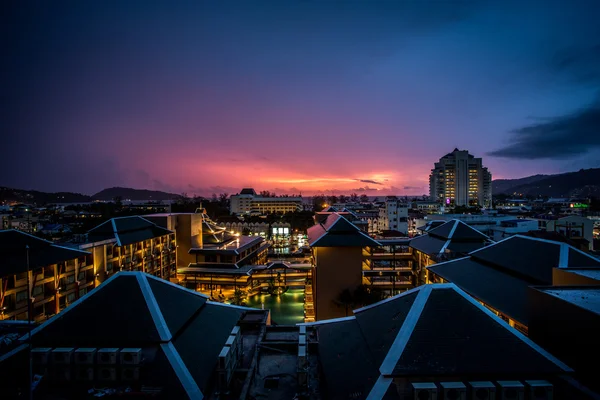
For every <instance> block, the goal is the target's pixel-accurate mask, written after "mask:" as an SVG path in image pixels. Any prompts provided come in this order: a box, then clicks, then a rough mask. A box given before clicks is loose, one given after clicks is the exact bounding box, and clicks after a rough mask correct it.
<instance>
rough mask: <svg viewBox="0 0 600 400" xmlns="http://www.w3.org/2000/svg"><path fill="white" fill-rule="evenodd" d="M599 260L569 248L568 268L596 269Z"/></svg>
mask: <svg viewBox="0 0 600 400" xmlns="http://www.w3.org/2000/svg"><path fill="white" fill-rule="evenodd" d="M596 266H600V260H598V259H597V258H595V257H594V256H592V255H590V254H585V253H583V252H582V251H580V250H577V249H575V248H569V267H574V268H576V267H596Z"/></svg>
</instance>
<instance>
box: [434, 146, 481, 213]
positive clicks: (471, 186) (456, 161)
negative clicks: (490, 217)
mask: <svg viewBox="0 0 600 400" xmlns="http://www.w3.org/2000/svg"><path fill="white" fill-rule="evenodd" d="M429 197H430V198H431V200H434V201H437V202H438V203H441V204H443V205H445V206H449V207H454V206H477V205H479V206H481V207H485V208H491V206H492V174H491V173H490V172H489V171H488V169H487V168H485V167H484V166H483V165H482V161H481V158H475V157H474V156H472V155H471V154H469V152H468V151H467V150H458V149H454V151H453V152H452V153H448V154H446V155H445V156H444V157H442V158H440V160H439V161H438V162H436V163H435V165H434V167H433V169H432V170H431V174H430V175H429Z"/></svg>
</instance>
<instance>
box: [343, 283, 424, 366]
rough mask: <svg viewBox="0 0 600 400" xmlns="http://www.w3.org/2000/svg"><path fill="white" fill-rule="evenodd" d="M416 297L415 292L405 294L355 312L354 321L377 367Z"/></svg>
mask: <svg viewBox="0 0 600 400" xmlns="http://www.w3.org/2000/svg"><path fill="white" fill-rule="evenodd" d="M416 297H417V292H413V293H406V294H405V295H403V296H401V297H398V298H396V299H394V300H391V301H387V302H385V301H384V302H380V303H378V304H377V305H376V306H374V307H367V308H365V309H363V310H362V311H361V310H356V311H355V315H356V320H357V321H358V323H359V324H360V328H361V331H362V333H363V337H364V338H365V340H366V342H367V343H368V345H369V349H370V350H371V354H372V355H373V360H374V361H375V363H376V364H377V365H381V363H382V362H383V359H384V358H385V356H386V354H387V352H388V349H389V348H390V346H391V345H392V343H394V339H395V338H396V336H397V335H398V331H399V330H400V327H401V326H402V324H403V323H404V320H405V319H406V316H407V315H408V312H409V311H410V308H411V307H412V305H413V303H414V302H415V298H416Z"/></svg>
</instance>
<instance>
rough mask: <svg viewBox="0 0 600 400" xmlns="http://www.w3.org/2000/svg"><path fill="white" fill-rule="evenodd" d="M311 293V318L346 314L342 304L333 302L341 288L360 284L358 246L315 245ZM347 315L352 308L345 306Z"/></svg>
mask: <svg viewBox="0 0 600 400" xmlns="http://www.w3.org/2000/svg"><path fill="white" fill-rule="evenodd" d="M313 250H314V254H315V265H316V268H315V273H314V277H313V279H314V282H313V287H314V289H313V293H314V300H315V314H316V315H315V320H317V321H319V320H323V319H330V318H339V317H345V316H346V308H345V307H344V306H339V305H337V304H336V303H335V300H337V299H338V297H339V295H340V293H341V292H342V291H343V290H344V289H348V290H350V291H351V292H352V291H353V290H354V289H355V288H356V287H357V286H359V285H360V284H362V258H363V257H362V248H361V247H316V248H313ZM349 315H352V311H350V310H349Z"/></svg>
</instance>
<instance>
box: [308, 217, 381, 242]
mask: <svg viewBox="0 0 600 400" xmlns="http://www.w3.org/2000/svg"><path fill="white" fill-rule="evenodd" d="M307 234H308V244H309V245H310V246H311V247H365V246H379V243H378V242H377V241H376V240H374V239H372V238H371V237H369V236H367V235H366V234H365V233H363V232H362V231H361V230H360V229H359V228H358V227H357V226H356V225H354V224H352V223H351V222H350V221H348V220H347V219H346V218H344V216H342V215H340V214H338V213H332V214H330V215H328V216H327V219H326V220H325V221H324V222H322V223H319V224H316V225H313V226H311V227H310V228H308V232H307Z"/></svg>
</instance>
